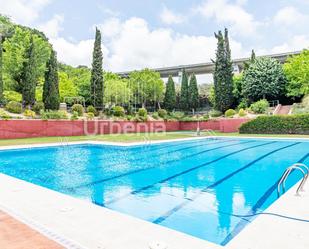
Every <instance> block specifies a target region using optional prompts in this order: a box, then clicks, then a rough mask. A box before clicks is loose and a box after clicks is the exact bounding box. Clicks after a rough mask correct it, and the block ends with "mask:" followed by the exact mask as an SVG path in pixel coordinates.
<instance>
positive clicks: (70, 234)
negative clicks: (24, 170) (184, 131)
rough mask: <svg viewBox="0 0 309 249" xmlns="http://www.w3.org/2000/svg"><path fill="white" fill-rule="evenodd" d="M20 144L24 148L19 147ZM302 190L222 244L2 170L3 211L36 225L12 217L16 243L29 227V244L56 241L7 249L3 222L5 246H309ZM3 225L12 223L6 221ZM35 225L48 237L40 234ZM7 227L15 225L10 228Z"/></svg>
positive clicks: (307, 196)
mask: <svg viewBox="0 0 309 249" xmlns="http://www.w3.org/2000/svg"><path fill="white" fill-rule="evenodd" d="M190 139H192V138H190ZM276 139H277V138H276ZM160 142H162V141H160ZM96 143H103V144H106V143H104V142H96ZM158 143H159V142H158ZM113 144H115V143H113ZM134 144H136V143H134ZM53 145H57V144H53ZM117 145H124V146H128V144H122V143H117ZM130 145H132V144H130ZM37 146H42V145H37ZM43 146H46V145H43ZM20 147H24V146H15V147H14V148H20ZM32 147H33V146H32ZM7 148H13V147H7ZM296 188H297V185H296V186H294V187H293V188H291V189H290V190H289V191H288V192H287V193H286V194H285V195H284V196H282V198H280V199H279V200H277V201H276V202H275V203H274V204H273V205H271V206H270V207H269V208H268V209H267V210H266V211H265V212H264V213H265V214H261V215H259V216H258V217H257V218H256V219H255V220H253V222H252V223H251V224H249V225H248V226H247V227H246V228H245V229H244V230H243V231H242V232H241V233H240V234H239V235H238V236H236V237H235V238H234V239H233V240H232V241H231V242H230V243H229V244H227V245H226V246H225V247H221V246H218V245H215V244H213V243H210V242H207V241H204V240H201V239H197V238H195V237H192V236H189V235H186V234H183V233H180V232H177V231H174V230H171V229H168V228H165V227H162V226H158V225H155V224H153V223H149V222H146V221H143V220H140V219H137V218H134V217H131V216H127V215H124V214H121V213H118V212H115V211H112V210H109V209H106V208H102V207H99V206H96V205H94V204H91V203H89V202H86V201H82V200H79V199H76V198H73V197H70V196H67V195H64V194H61V193H58V192H55V191H52V190H49V189H46V188H42V187H40V186H37V185H34V184H31V183H28V182H25V181H21V180H18V179H16V178H13V177H10V176H7V175H4V174H0V210H3V211H4V212H6V213H8V214H10V215H13V216H14V217H15V218H17V219H19V220H21V221H22V222H24V223H26V224H28V225H29V226H30V227H32V228H30V227H26V226H25V225H24V224H22V223H20V222H17V221H16V220H15V219H13V218H11V219H12V220H13V222H16V223H18V224H19V226H16V227H17V228H16V229H14V237H15V239H16V241H22V240H23V239H24V234H23V233H21V231H24V232H26V233H29V234H32V233H34V234H36V236H38V237H35V236H34V235H33V236H34V237H32V236H31V235H30V238H28V239H27V243H36V242H37V241H43V243H51V244H50V245H51V246H42V247H39V246H35V245H34V246H31V247H22V246H21V247H18V245H16V247H13V244H12V247H3V246H1V245H2V244H1V243H4V241H5V240H3V236H1V235H2V227H1V225H0V229H1V230H0V231H1V234H0V248H62V247H61V246H63V247H65V248H97V249H103V248H105V249H149V248H150V244H152V243H157V242H158V243H162V244H165V245H167V249H206V248H207V249H218V248H222V249H223V248H226V249H268V248H269V249H274V248H280V249H285V248H286V249H290V248H293V249H305V248H306V249H307V248H309V237H308V234H307V233H308V231H309V223H308V220H309V211H308V210H309V187H308V184H307V186H305V192H302V193H301V196H295V192H296ZM0 215H1V213H0ZM0 217H1V216H0ZM5 217H6V216H5ZM8 219H9V218H8ZM306 220H307V222H306ZM2 225H4V226H6V225H5V223H3V224H2ZM8 226H9V225H8ZM6 227H7V226H6ZM33 228H34V229H36V230H38V231H39V232H40V233H42V234H43V235H45V236H46V238H44V237H43V236H42V235H41V234H39V233H36V232H35V231H34V230H33ZM7 229H10V228H9V227H7ZM51 240H54V241H56V243H54V242H53V241H51ZM53 246H55V247H53ZM57 246H58V247H57Z"/></svg>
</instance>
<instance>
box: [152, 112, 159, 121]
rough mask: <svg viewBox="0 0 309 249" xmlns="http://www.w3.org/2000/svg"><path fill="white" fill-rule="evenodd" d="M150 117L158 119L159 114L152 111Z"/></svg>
mask: <svg viewBox="0 0 309 249" xmlns="http://www.w3.org/2000/svg"><path fill="white" fill-rule="evenodd" d="M152 118H153V119H155V120H158V119H159V118H160V117H159V114H158V113H157V112H154V113H153V114H152Z"/></svg>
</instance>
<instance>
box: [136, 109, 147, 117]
mask: <svg viewBox="0 0 309 249" xmlns="http://www.w3.org/2000/svg"><path fill="white" fill-rule="evenodd" d="M138 116H140V117H147V110H146V109H145V108H139V109H138Z"/></svg>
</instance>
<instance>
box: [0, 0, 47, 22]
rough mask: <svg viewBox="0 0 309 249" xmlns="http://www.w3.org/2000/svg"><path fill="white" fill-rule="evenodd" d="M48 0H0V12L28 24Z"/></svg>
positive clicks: (35, 17) (34, 18)
mask: <svg viewBox="0 0 309 249" xmlns="http://www.w3.org/2000/svg"><path fill="white" fill-rule="evenodd" d="M49 2H50V0H0V13H1V14H4V15H7V16H9V17H11V18H12V20H13V21H15V22H18V23H21V24H24V25H26V24H30V23H32V22H33V21H35V20H36V19H37V18H38V17H39V12H40V11H41V10H42V9H43V8H44V7H45V6H46V5H47V4H49Z"/></svg>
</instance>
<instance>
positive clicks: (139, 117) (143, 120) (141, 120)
mask: <svg viewBox="0 0 309 249" xmlns="http://www.w3.org/2000/svg"><path fill="white" fill-rule="evenodd" d="M147 120H148V117H147V115H146V116H139V115H136V116H135V117H134V118H133V121H136V122H146V121H147Z"/></svg>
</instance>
